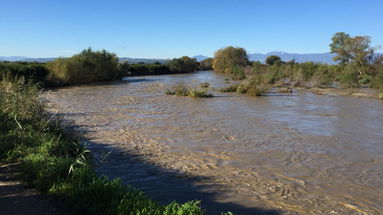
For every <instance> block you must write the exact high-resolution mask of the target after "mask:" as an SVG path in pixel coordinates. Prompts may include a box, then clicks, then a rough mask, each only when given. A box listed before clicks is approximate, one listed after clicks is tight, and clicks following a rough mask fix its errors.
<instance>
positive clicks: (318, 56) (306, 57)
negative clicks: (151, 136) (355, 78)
mask: <svg viewBox="0 0 383 215" xmlns="http://www.w3.org/2000/svg"><path fill="white" fill-rule="evenodd" d="M270 55H277V56H279V57H281V59H282V60H283V61H289V60H293V59H295V61H296V62H299V63H301V62H308V61H312V62H317V63H326V64H335V62H334V61H333V60H332V58H333V57H334V56H335V54H331V53H313V54H294V53H286V52H269V53H266V54H260V53H256V54H248V56H249V59H250V60H251V61H260V62H262V63H264V62H265V60H266V58H267V57H268V56H270ZM193 58H196V59H197V61H202V60H205V59H206V58H208V56H204V55H196V56H193ZM54 59H56V58H28V57H22V56H12V57H1V56H0V61H28V62H49V61H52V60H54ZM126 60H127V61H128V62H129V63H140V62H143V63H154V62H160V63H162V64H163V63H166V62H167V61H168V60H169V59H152V58H128V57H122V58H120V61H126Z"/></svg>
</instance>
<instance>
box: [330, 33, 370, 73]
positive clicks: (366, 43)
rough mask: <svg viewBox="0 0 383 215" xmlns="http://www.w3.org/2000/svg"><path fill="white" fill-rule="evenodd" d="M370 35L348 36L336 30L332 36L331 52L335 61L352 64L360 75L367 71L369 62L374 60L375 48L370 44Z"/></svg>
mask: <svg viewBox="0 0 383 215" xmlns="http://www.w3.org/2000/svg"><path fill="white" fill-rule="evenodd" d="M370 42H371V40H370V37H368V36H355V37H350V36H349V35H348V34H346V33H344V32H338V33H336V34H334V36H333V37H332V43H331V44H330V48H331V52H332V53H336V54H337V56H335V57H334V60H335V61H339V62H340V64H341V65H346V64H350V65H352V66H354V67H355V68H356V69H357V70H358V73H359V74H360V75H363V74H365V73H368V71H369V70H370V64H371V63H372V62H373V61H374V51H375V49H374V48H372V47H371V46H370Z"/></svg>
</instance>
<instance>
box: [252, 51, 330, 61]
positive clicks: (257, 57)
mask: <svg viewBox="0 0 383 215" xmlns="http://www.w3.org/2000/svg"><path fill="white" fill-rule="evenodd" d="M270 55H276V56H279V57H280V58H281V59H282V60H283V61H289V60H295V62H299V63H302V62H309V61H312V62H316V63H325V64H335V62H334V61H333V60H332V58H333V57H334V56H335V54H331V53H313V54H294V53H286V52H269V53H267V54H259V53H257V54H249V55H248V56H249V59H250V60H251V61H260V62H262V63H264V62H265V60H266V58H267V57H268V56H270Z"/></svg>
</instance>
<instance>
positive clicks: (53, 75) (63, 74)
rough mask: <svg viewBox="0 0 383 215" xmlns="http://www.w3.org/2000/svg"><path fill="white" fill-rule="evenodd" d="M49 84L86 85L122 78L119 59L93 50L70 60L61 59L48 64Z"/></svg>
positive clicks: (89, 49) (84, 51)
mask: <svg viewBox="0 0 383 215" xmlns="http://www.w3.org/2000/svg"><path fill="white" fill-rule="evenodd" d="M47 66H48V69H49V75H48V77H47V78H48V82H50V83H53V84H55V85H68V84H86V83H92V82H97V81H110V80H114V79H118V78H120V77H119V76H121V73H120V70H119V67H118V58H117V56H116V55H115V54H113V53H110V52H107V51H106V50H102V51H93V50H92V49H91V48H88V49H85V50H83V51H82V52H81V53H80V54H77V55H74V56H72V57H70V58H59V59H56V60H54V61H51V62H49V63H48V64H47Z"/></svg>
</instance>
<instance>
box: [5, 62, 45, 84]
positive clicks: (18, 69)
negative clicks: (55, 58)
mask: <svg viewBox="0 0 383 215" xmlns="http://www.w3.org/2000/svg"><path fill="white" fill-rule="evenodd" d="M48 72H49V71H48V69H47V68H46V64H45V63H37V62H0V80H1V79H2V77H3V76H4V75H6V74H8V75H11V76H12V77H16V76H23V77H25V78H26V79H28V80H31V81H32V82H34V83H41V84H42V83H43V82H44V80H45V78H46V76H47V74H48Z"/></svg>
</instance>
